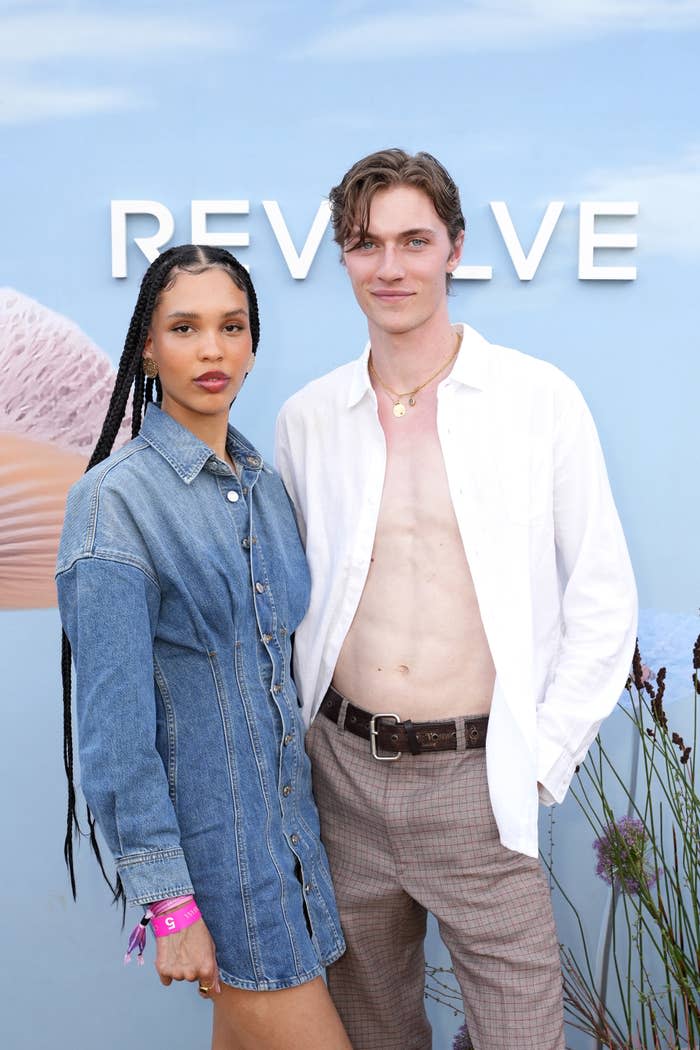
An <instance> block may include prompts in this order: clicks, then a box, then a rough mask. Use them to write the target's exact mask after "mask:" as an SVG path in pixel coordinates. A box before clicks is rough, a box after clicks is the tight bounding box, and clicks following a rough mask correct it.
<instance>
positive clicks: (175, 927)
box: [56, 245, 350, 1050]
mask: <svg viewBox="0 0 700 1050" xmlns="http://www.w3.org/2000/svg"><path fill="white" fill-rule="evenodd" d="M258 335H259V325H258V312H257V303H256V297H255V291H254V289H253V286H252V283H251V281H250V277H249V276H248V274H247V272H246V271H245V269H244V268H243V267H242V266H241V265H240V264H239V263H238V262H237V261H236V260H235V259H234V258H233V256H231V255H230V254H229V253H228V252H225V251H223V250H221V249H218V248H198V247H194V246H192V245H187V246H184V247H179V248H172V249H170V250H169V251H166V252H164V253H163V255H161V256H160V257H159V258H158V259H157V260H156V261H155V262H154V263H153V264H152V265H151V266H150V267H149V269H148V270H147V272H146V274H145V276H144V279H143V283H142V285H141V290H140V294H139V298H138V301H137V303H136V308H135V310H134V314H133V317H132V320H131V324H130V327H129V332H128V335H127V339H126V344H125V349H124V353H123V355H122V358H121V361H120V363H119V369H118V373H117V380H116V385H115V389H114V393H113V395H112V400H111V402H110V407H109V410H108V413H107V417H106V420H105V423H104V427H103V430H102V434H101V436H100V439H99V441H98V443H97V446H96V448H95V451H94V453H93V456H92V459H91V461H90V467H91V468H92V469H88V472H87V473H86V475H85V476H84V477H83V478H82V479H81V480H80V481H79V482H78V483H77V484H76V485H75V486H74V487H73V488H72V489H71V492H70V495H69V498H68V505H67V511H66V518H65V525H64V529H63V534H62V538H61V545H60V550H59V557H58V569H57V577H56V579H57V585H58V594H59V607H60V610H61V617H62V620H63V625H64V629H65V635H66V636H67V638H66V639H64V660H63V676H64V693H65V698H64V718H65V729H66V733H65V748H64V752H65V761H66V772H67V774H68V779H69V785H70V786H69V813H68V835H67V839H66V857H67V861H68V864H69V868H70V871H71V879H72V880H73V865H72V831H73V825H74V824H77V821H76V818H75V796H74V792H73V785H72V779H73V778H72V764H73V761H72V743H71V723H70V652H71V649H72V653H73V657H74V662H75V669H76V692H77V704H76V706H77V715H78V731H79V740H80V761H81V770H82V787H83V791H84V794H85V797H86V799H87V802H88V806H89V820H90V826H91V830H93V825H92V822H93V820H94V819H96V820H97V823H98V825H99V827H100V830H101V832H102V833H103V835H104V837H105V839H106V840H107V843H108V844H109V846H110V849H111V850H112V852H113V854H114V856H115V859H116V864H117V875H118V883H117V894H118V895H122V894H123V895H125V897H126V900H127V902H128V903H130V904H141V905H146V906H148V908H147V911H146V913H145V917H144V920H143V922H144V923H145V922H147V921H148V919H149V918H151V916H155V917H154V918H153V925H154V932H156V935H157V939H156V946H157V947H156V953H157V954H156V968H157V970H158V973H159V974H160V978H161V980H162V982H163V983H164V984H170V982H171V981H172V980H183V979H184V980H190V981H198V982H199V990H200V994H202V995H204V996H205V997H209V996H211V997H212V999H213V1002H214V1027H213V1042H212V1046H213V1050H265V1048H270V1050H273V1048H274V1050H284V1048H289V1050H292V1048H294V1050H297V1048H298V1047H299V1046H301V1045H304V1046H305V1048H306V1050H310V1048H314V1050H331V1048H332V1050H336V1048H337V1050H348V1048H349V1047H350V1044H349V1042H348V1040H347V1036H346V1035H345V1033H344V1031H343V1029H342V1025H341V1023H340V1020H339V1018H338V1016H337V1014H336V1012H335V1009H334V1007H333V1005H332V1003H331V1001H330V998H329V996H328V993H327V991H326V988H325V985H324V983H323V980H322V977H321V974H322V969H323V967H324V966H327V965H329V964H330V963H331V962H333V961H334V960H335V959H336V958H338V957H339V956H340V955H341V954H342V951H343V948H344V944H343V939H342V934H341V931H340V926H339V923H338V918H337V914H336V910H335V904H334V900H333V893H332V888H331V884H330V877H329V874H328V867H327V860H326V856H325V852H324V850H323V847H322V845H321V843H320V840H319V837H318V818H317V815H316V810H315V807H314V804H313V800H312V796H311V783H310V772H309V763H308V760H307V758H306V756H305V753H304V742H303V728H302V722H301V719H300V717H299V707H298V702H297V697H296V692H295V689H294V684H293V682H292V680H291V677H290V650H291V645H290V636H291V635H292V633H293V631H294V628H295V627H296V625H297V623H298V622H299V620H300V619H301V617H302V616H303V614H304V612H305V609H306V605H307V601H308V593H309V578H308V569H307V566H306V562H305V559H304V555H303V552H302V548H301V544H300V541H299V536H298V533H297V529H296V524H295V522H294V518H293V514H292V510H291V507H290V504H289V502H288V499H287V497H286V494H285V492H284V489H283V486H282V483H281V481H280V480H279V478H278V477H277V476H276V475H275V474H274V473H273V472H272V471H271V470H270V469H269V468H268V467H267V465H266V464H264V463H263V461H262V459H261V457H260V456H259V454H258V453H257V451H256V450H255V449H254V448H253V447H252V446H251V445H250V444H249V443H248V442H247V441H246V439H245V438H244V437H243V436H242V435H241V434H239V433H238V432H237V431H236V430H235V429H233V428H232V427H230V426H229V425H228V414H229V409H230V406H231V404H232V402H233V401H234V400H235V398H236V395H237V394H238V392H239V390H240V388H241V386H242V384H243V381H244V379H245V377H246V375H247V374H248V372H249V371H250V370H251V368H252V367H253V364H254V361H255V351H256V349H257V344H258ZM154 387H155V391H156V394H157V398H158V400H157V401H156V402H154V400H153V395H154ZM132 388H133V407H132V421H133V435H134V437H133V439H132V441H130V442H129V443H128V444H127V445H125V446H124V447H123V448H122V449H120V450H119V451H118V452H116V453H113V454H112V455H110V452H111V449H112V443H113V440H114V437H115V435H116V433H117V431H118V429H119V426H120V424H121V422H122V419H123V416H124V412H125V408H126V404H127V400H128V398H129V394H130V391H131V390H132ZM144 401H145V403H146V412H145V416H144V418H143V421H142V418H141V417H142V407H143V404H144ZM68 639H69V640H70V642H68ZM93 814H94V817H93ZM92 839H93V845H94V847H95V848H96V847H97V843H96V841H95V837H94V832H93V834H92ZM96 852H97V853H98V859H99V850H97V849H96ZM73 887H74V890H75V885H74V881H73ZM192 898H194V899H192ZM200 913H201V917H200ZM159 934H160V935H159ZM137 942H138V938H134V939H133V943H137Z"/></svg>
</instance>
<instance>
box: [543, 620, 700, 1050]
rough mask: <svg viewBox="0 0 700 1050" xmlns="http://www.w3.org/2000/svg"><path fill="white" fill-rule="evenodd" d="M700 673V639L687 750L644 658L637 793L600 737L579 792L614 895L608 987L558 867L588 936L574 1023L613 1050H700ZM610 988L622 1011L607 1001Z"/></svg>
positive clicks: (570, 956)
mask: <svg viewBox="0 0 700 1050" xmlns="http://www.w3.org/2000/svg"><path fill="white" fill-rule="evenodd" d="M699 669H700V637H699V638H698V640H697V642H696V643H695V647H694V650H693V675H692V681H693V689H694V710H693V740H692V743H691V744H689V745H687V744H686V743H685V741H684V740H683V738H682V736H681V735H680V734H679V733H677V732H674V731H673V730H672V729H671V728H670V726H669V721H668V715H667V713H666V709H665V708H664V693H665V688H666V684H665V679H666V672H665V669H664V668H661V669H660V670H659V672H658V673H657V674H656V676H655V678H653V676H652V674H651V672H650V671H649V669H648V668H646V667H645V666H644V665H643V664H642V661H641V658H640V654H639V649H638V648H637V650H636V651H635V656H634V662H633V667H632V675H631V677H630V679H629V680H628V682H627V686H626V691H627V694H628V701H629V702H628V703H627V704H625V705H623V710H624V712H625V714H626V716H627V717H628V718H629V720H630V722H631V724H632V729H633V734H634V736H635V739H636V741H637V744H638V772H639V779H640V780H641V783H640V785H639V789H637V785H636V783H635V781H636V779H637V777H636V775H635V776H634V777H633V782H632V783H631V784H629V785H628V784H627V783H625V781H623V779H622V778H621V776H620V774H619V773H618V771H617V769H616V768H615V765H614V763H613V762H612V760H611V758H610V756H609V754H608V752H607V751H606V748H605V746H604V745H603V743H602V741H601V740H600V738H598V739H597V740H596V742H595V744H594V746H593V748H592V749H591V753H590V754H589V756H588V758H587V759H586V761H585V763H584V764H583V766H582V767H581V768H580V770H579V771H578V773H577V777H576V780H575V783H574V784H573V785H572V788H571V791H572V794H573V795H574V797H575V798H576V801H577V802H578V804H579V805H580V807H581V809H582V811H583V813H584V814H585V816H586V818H587V820H588V822H589V823H590V826H591V828H592V829H593V832H594V834H595V836H596V840H595V842H594V849H595V852H596V855H597V867H596V872H597V874H598V875H599V876H600V877H601V878H603V879H604V880H605V882H607V883H608V884H609V886H610V894H611V900H610V919H609V936H610V944H609V949H610V951H609V956H610V969H611V971H612V975H611V977H610V981H609V980H608V973H607V972H605V973H604V975H603V980H601V979H600V977H599V975H595V974H594V972H593V969H592V966H591V962H590V954H589V951H588V947H587V944H586V939H585V935H584V931H583V925H582V923H581V919H580V917H579V914H578V911H577V909H576V906H575V904H574V902H573V901H572V900H571V898H570V896H569V895H568V894H567V893H566V891H565V890H564V888H563V887H562V885H561V884H560V882H559V880H558V879H557V878H556V876H555V875H554V873H553V871H552V869H551V866H550V875H551V877H552V880H553V882H554V884H555V885H556V886H557V887H558V889H559V890H560V892H561V893H562V895H563V897H564V899H565V900H566V901H567V902H568V903H569V904H570V905H571V908H572V909H573V912H574V915H575V917H576V920H577V922H578V928H579V931H580V934H581V948H582V951H579V952H576V953H574V951H572V950H571V949H570V948H569V947H562V961H563V970H564V999H565V1007H566V1013H567V1019H568V1021H569V1023H570V1024H572V1025H573V1026H574V1027H577V1028H579V1029H581V1030H582V1031H584V1032H587V1033H589V1034H591V1035H593V1036H594V1037H595V1038H596V1040H597V1042H598V1046H599V1047H606V1048H609V1050H652V1048H653V1050H685V1048H687V1050H700V901H699V900H698V870H699V867H700V800H699V799H698V794H697V790H696V784H695V755H696V744H697V705H698V696H699V695H700V685H699V678H698V671H699ZM620 793H622V797H623V799H624V801H625V804H626V808H627V814H626V815H625V816H622V817H621V818H617V817H616V816H615V813H614V812H613V809H612V807H611V804H610V801H609V799H610V798H612V797H614V795H615V794H618V795H619V794H620ZM616 913H617V916H616ZM620 913H621V915H622V921H621V922H620V921H616V918H619V916H620ZM608 983H610V984H611V986H612V993H613V995H612V998H614V999H616V1000H617V1001H618V1002H619V1006H618V1005H617V1003H616V1004H615V1006H611V1004H610V1002H609V1001H608V989H607V985H608Z"/></svg>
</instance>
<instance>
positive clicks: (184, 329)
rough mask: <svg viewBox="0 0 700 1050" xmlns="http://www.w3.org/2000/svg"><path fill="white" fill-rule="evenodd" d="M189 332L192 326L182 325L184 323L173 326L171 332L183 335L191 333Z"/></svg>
mask: <svg viewBox="0 0 700 1050" xmlns="http://www.w3.org/2000/svg"><path fill="white" fill-rule="evenodd" d="M191 331H192V325H189V324H184V323H183V324H178V325H175V327H174V328H173V332H181V333H183V334H184V333H185V332H191Z"/></svg>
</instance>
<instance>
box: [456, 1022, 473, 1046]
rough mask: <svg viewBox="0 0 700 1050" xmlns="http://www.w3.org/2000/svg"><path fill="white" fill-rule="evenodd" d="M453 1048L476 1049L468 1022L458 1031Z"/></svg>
mask: <svg viewBox="0 0 700 1050" xmlns="http://www.w3.org/2000/svg"><path fill="white" fill-rule="evenodd" d="M452 1050H474V1044H473V1043H472V1041H471V1039H470V1037H469V1032H468V1031H467V1025H466V1022H465V1024H463V1025H462V1027H461V1028H460V1030H459V1031H458V1032H457V1035H456V1036H455V1038H454V1042H453V1044H452Z"/></svg>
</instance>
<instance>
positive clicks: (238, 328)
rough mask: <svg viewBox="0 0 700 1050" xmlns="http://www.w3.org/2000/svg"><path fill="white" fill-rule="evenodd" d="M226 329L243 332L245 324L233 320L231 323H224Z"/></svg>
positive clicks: (227, 330)
mask: <svg viewBox="0 0 700 1050" xmlns="http://www.w3.org/2000/svg"><path fill="white" fill-rule="evenodd" d="M224 331H225V332H242V331H243V325H241V324H237V323H236V322H235V321H231V323H230V324H225V325H224Z"/></svg>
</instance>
